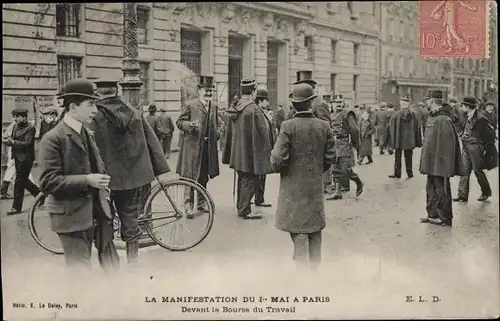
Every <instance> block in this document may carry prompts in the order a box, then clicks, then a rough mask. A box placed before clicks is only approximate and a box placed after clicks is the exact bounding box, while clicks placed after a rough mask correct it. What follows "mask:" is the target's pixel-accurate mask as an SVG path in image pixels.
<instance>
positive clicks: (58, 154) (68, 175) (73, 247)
mask: <svg viewBox="0 0 500 321" xmlns="http://www.w3.org/2000/svg"><path fill="white" fill-rule="evenodd" d="M94 95H95V94H94V87H93V84H92V83H91V82H90V81H88V80H87V79H73V80H70V81H68V83H67V84H66V85H65V87H64V89H63V93H62V94H61V97H63V99H64V108H65V111H64V116H63V118H62V120H61V121H60V122H59V123H58V124H57V125H56V127H54V128H53V129H52V130H51V131H50V132H48V133H46V134H45V135H44V136H43V137H42V140H41V143H40V152H39V153H40V162H39V163H40V169H41V174H40V187H41V190H42V191H43V193H44V194H46V195H48V196H47V200H46V201H45V208H46V209H47V211H48V212H49V213H50V219H51V226H52V230H53V231H54V232H56V233H57V235H58V236H59V240H60V241H61V245H62V248H63V250H64V257H65V259H66V264H67V265H68V266H72V267H77V268H84V269H86V270H87V269H90V268H91V261H90V258H91V251H92V242H93V240H94V239H95V241H96V247H97V250H98V254H99V262H100V263H101V266H102V267H103V268H104V269H105V270H107V269H109V268H113V267H117V266H118V264H119V257H118V253H117V252H116V248H115V247H114V244H113V225H112V216H111V210H110V207H109V203H108V201H107V197H108V192H107V191H106V189H107V188H108V186H109V182H110V176H109V175H107V173H106V171H105V168H104V163H103V161H102V159H101V157H100V155H99V151H98V148H97V144H96V142H95V139H94V136H93V134H92V133H91V131H90V130H88V129H87V128H86V127H85V125H84V124H86V123H88V122H89V121H91V119H92V118H93V117H94V116H95V114H96V113H97V108H96V105H95V100H96V99H98V97H96V96H94ZM94 222H95V223H96V224H95V223H94ZM79 276H80V275H76V276H75V277H79Z"/></svg>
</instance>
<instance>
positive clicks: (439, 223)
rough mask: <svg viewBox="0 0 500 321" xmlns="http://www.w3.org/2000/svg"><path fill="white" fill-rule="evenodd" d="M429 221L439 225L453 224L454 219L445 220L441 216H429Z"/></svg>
mask: <svg viewBox="0 0 500 321" xmlns="http://www.w3.org/2000/svg"><path fill="white" fill-rule="evenodd" d="M429 223H431V224H433V225H439V226H451V224H452V220H451V219H449V220H446V221H443V220H442V219H440V218H429Z"/></svg>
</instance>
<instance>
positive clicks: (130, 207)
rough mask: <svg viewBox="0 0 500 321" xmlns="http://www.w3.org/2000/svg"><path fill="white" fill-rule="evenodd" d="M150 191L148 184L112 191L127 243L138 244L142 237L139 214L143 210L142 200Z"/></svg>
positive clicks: (123, 237)
mask: <svg viewBox="0 0 500 321" xmlns="http://www.w3.org/2000/svg"><path fill="white" fill-rule="evenodd" d="M150 189H151V184H146V185H144V186H141V187H137V188H133V189H126V190H114V191H111V199H112V200H113V203H114V204H115V207H116V211H117V212H118V217H119V218H120V222H121V230H120V235H121V238H122V240H123V241H124V242H126V243H133V242H136V241H138V240H139V238H140V237H141V234H142V232H141V229H140V228H139V224H138V219H139V213H140V212H141V210H142V205H143V204H142V200H143V198H144V196H145V195H146V194H147V192H148V191H149V190H150Z"/></svg>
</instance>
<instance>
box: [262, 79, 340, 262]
mask: <svg viewBox="0 0 500 321" xmlns="http://www.w3.org/2000/svg"><path fill="white" fill-rule="evenodd" d="M315 96H316V94H315V93H314V91H313V88H312V87H311V86H310V85H308V84H305V83H302V84H298V85H295V86H294V89H293V98H292V99H293V100H292V101H293V104H294V108H295V109H296V110H297V113H295V115H294V116H293V118H292V119H289V120H286V121H284V122H283V124H282V127H281V131H280V134H279V135H278V139H277V141H276V144H275V145H274V148H273V150H272V152H271V164H272V166H273V168H274V171H276V172H279V173H280V178H281V180H280V188H279V195H278V206H277V210H276V223H275V226H276V228H277V229H279V230H281V231H284V232H288V233H290V236H291V239H292V241H293V244H294V255H293V258H294V260H295V261H296V262H298V263H306V262H309V263H311V266H312V267H317V266H318V264H319V263H320V261H321V239H322V237H321V231H322V229H323V228H325V226H326V222H325V202H324V198H323V197H324V194H323V189H322V186H321V185H322V180H323V178H322V176H323V173H324V172H325V171H327V170H328V168H329V167H330V166H331V164H332V163H333V162H334V161H335V158H336V157H335V143H334V138H333V134H332V131H331V128H330V124H329V123H328V122H327V121H324V120H321V119H318V118H317V117H315V116H314V115H313V114H312V112H311V110H310V108H311V100H312V99H314V97H315Z"/></svg>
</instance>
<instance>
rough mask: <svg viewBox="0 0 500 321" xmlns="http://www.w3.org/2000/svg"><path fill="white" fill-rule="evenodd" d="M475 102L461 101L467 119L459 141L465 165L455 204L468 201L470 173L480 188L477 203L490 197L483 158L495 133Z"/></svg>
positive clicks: (493, 139)
mask: <svg viewBox="0 0 500 321" xmlns="http://www.w3.org/2000/svg"><path fill="white" fill-rule="evenodd" d="M476 107H477V101H476V99H475V98H474V97H465V98H464V99H463V101H462V106H461V108H462V111H463V113H464V114H465V115H466V116H465V117H467V118H466V119H467V120H466V121H465V122H464V126H463V128H464V129H463V133H462V135H461V136H460V139H461V140H462V142H463V153H462V159H463V162H464V165H465V175H464V176H462V177H460V183H459V185H458V197H457V198H455V199H453V201H455V202H467V201H468V199H469V182H470V175H471V173H472V171H474V174H475V175H476V178H477V182H478V183H479V186H480V187H481V196H480V197H479V198H478V201H485V200H486V199H488V197H490V196H491V187H490V183H489V182H488V178H487V177H486V175H485V174H484V171H483V170H484V169H485V166H484V165H485V156H486V150H487V146H488V145H494V144H495V132H494V130H493V126H491V125H490V124H489V122H488V119H487V118H486V117H485V116H484V115H483V114H482V113H480V112H479V111H477V110H476Z"/></svg>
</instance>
